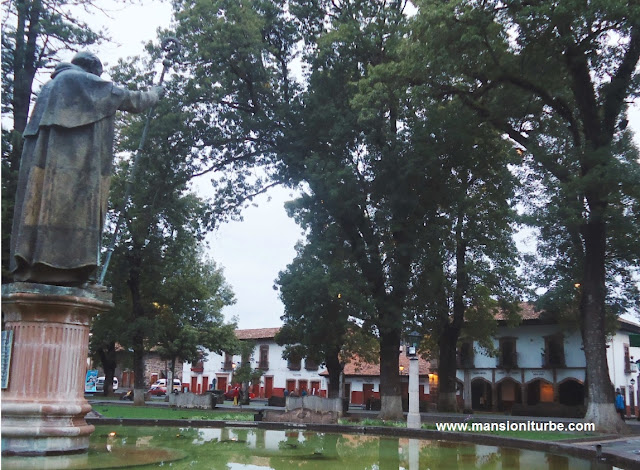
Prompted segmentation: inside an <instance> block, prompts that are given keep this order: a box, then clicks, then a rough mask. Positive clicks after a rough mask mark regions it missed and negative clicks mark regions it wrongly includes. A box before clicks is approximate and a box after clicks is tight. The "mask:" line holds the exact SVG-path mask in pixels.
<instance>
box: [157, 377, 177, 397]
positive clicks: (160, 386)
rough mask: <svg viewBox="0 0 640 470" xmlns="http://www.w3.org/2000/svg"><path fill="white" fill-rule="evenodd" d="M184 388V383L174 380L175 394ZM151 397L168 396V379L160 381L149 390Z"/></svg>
mask: <svg viewBox="0 0 640 470" xmlns="http://www.w3.org/2000/svg"><path fill="white" fill-rule="evenodd" d="M180 388H182V382H181V381H180V379H173V392H174V393H177V392H179V391H180ZM149 393H150V394H151V395H166V394H167V379H158V380H157V381H156V383H154V384H153V385H152V386H151V388H150V389H149Z"/></svg>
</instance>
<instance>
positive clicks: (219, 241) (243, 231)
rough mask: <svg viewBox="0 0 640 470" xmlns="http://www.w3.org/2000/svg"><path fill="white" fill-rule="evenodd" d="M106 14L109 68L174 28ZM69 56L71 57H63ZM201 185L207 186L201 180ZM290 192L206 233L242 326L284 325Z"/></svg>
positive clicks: (278, 192)
mask: <svg viewBox="0 0 640 470" xmlns="http://www.w3.org/2000/svg"><path fill="white" fill-rule="evenodd" d="M98 3H99V4H100V5H103V6H104V8H105V10H106V11H107V15H108V16H106V15H102V14H96V13H95V12H94V14H92V15H91V16H88V17H87V18H89V20H88V21H89V22H90V23H91V24H92V25H94V26H95V25H100V27H101V26H103V27H106V28H107V29H108V31H109V32H110V34H111V36H112V37H113V38H114V42H113V43H110V44H105V45H102V46H99V47H95V48H91V50H92V51H93V52H96V53H98V55H99V56H100V58H101V59H102V61H103V63H104V64H105V68H107V67H108V66H112V65H114V64H115V63H116V62H117V60H118V58H124V57H128V56H134V55H140V54H142V53H143V52H144V48H143V45H144V44H145V43H146V42H148V41H150V40H155V39H156V29H157V28H158V27H163V28H166V27H169V25H170V23H171V17H172V11H171V6H170V4H169V3H168V2H166V1H163V2H159V1H158V0H154V1H149V0H144V1H142V2H140V4H135V5H129V6H126V7H123V6H115V5H114V3H113V1H111V0H99V2H98ZM64 58H65V59H67V60H68V59H69V58H70V57H64ZM630 121H631V126H632V127H633V128H634V129H638V128H639V126H638V123H639V122H640V113H639V112H638V111H637V109H636V110H634V111H633V112H632V113H630ZM199 187H201V188H202V187H206V185H202V184H200V185H199ZM290 199H292V195H291V192H290V191H289V190H287V189H284V188H275V189H273V190H271V191H270V192H269V193H268V194H267V195H262V196H260V197H258V198H257V199H256V200H255V201H254V202H256V203H257V205H258V207H250V208H249V209H247V210H245V211H244V213H243V218H244V220H243V221H242V222H229V223H226V224H223V225H221V226H220V227H219V228H218V229H217V230H216V231H215V232H213V233H211V234H210V235H209V236H208V237H207V241H208V244H209V247H210V249H209V253H210V255H211V257H212V258H213V259H214V260H215V261H216V262H217V263H218V264H219V265H221V266H223V267H224V273H225V277H226V279H227V281H228V282H229V284H230V285H231V286H232V288H233V290H234V292H235V294H236V299H237V303H236V304H235V305H234V306H232V307H228V308H226V309H225V311H224V313H225V315H226V316H227V318H231V317H236V318H237V320H238V327H239V328H269V327H277V326H280V325H281V323H282V322H281V320H280V316H281V315H282V314H283V305H282V303H281V302H280V300H279V298H278V293H277V291H275V290H274V289H273V284H274V280H275V278H276V277H277V275H278V272H279V271H281V270H283V269H285V268H286V265H287V264H288V263H290V262H291V261H292V260H293V258H294V256H295V250H294V246H295V244H296V242H297V241H298V240H299V239H301V238H302V236H301V229H300V227H298V226H297V225H296V224H295V223H294V222H293V220H292V219H290V218H288V217H287V215H286V213H285V211H284V207H283V205H284V203H285V202H286V201H287V200H290Z"/></svg>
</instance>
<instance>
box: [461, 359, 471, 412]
mask: <svg viewBox="0 0 640 470" xmlns="http://www.w3.org/2000/svg"><path fill="white" fill-rule="evenodd" d="M462 391H463V393H464V397H463V398H464V410H463V412H464V413H473V402H472V399H471V371H470V370H469V369H465V370H464V388H463V389H462Z"/></svg>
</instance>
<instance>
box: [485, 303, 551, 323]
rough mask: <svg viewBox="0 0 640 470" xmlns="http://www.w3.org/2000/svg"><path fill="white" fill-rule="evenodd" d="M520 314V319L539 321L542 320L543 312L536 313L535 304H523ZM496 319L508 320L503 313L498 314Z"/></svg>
mask: <svg viewBox="0 0 640 470" xmlns="http://www.w3.org/2000/svg"><path fill="white" fill-rule="evenodd" d="M520 309H521V310H520V312H518V313H519V314H520V318H522V319H523V320H537V319H539V318H540V315H541V314H542V312H541V311H536V310H535V309H534V306H533V304H530V303H525V302H523V303H521V304H520ZM495 319H496V320H506V319H507V316H506V315H505V314H504V313H503V312H498V313H496V315H495Z"/></svg>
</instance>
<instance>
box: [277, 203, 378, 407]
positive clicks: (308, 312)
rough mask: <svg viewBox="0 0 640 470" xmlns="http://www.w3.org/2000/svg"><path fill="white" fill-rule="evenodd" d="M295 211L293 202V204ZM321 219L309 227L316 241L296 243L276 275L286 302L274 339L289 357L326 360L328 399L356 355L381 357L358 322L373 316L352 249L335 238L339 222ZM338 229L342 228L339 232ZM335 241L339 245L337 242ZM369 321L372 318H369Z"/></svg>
mask: <svg viewBox="0 0 640 470" xmlns="http://www.w3.org/2000/svg"><path fill="white" fill-rule="evenodd" d="M290 210H291V211H294V210H295V202H294V203H292V204H291V205H290ZM321 225H322V224H321V223H318V221H317V220H314V221H313V226H311V227H307V228H308V229H309V230H310V231H311V233H310V235H309V237H311V238H312V240H313V241H310V242H308V243H307V244H305V245H299V246H298V247H297V252H298V254H297V256H296V258H295V259H294V260H293V262H292V263H291V264H289V265H288V266H287V269H286V270H285V271H281V272H280V274H279V275H278V279H277V280H276V285H277V286H278V287H279V289H280V299H281V300H282V303H283V304H284V307H285V313H284V315H283V316H282V317H281V319H282V320H283V322H284V324H283V326H282V328H281V329H280V331H279V332H278V334H277V335H276V337H275V340H276V342H277V343H278V344H280V345H285V350H284V353H283V357H285V358H286V359H293V358H303V357H304V358H306V359H307V360H311V361H313V362H314V363H316V364H320V363H324V364H326V367H327V373H328V375H329V377H328V378H329V387H328V396H329V398H338V397H340V396H342V391H341V390H340V382H341V380H340V378H341V374H342V372H343V370H344V366H345V365H346V363H347V362H349V361H351V360H355V359H356V357H357V358H358V359H360V360H365V361H367V362H372V363H375V362H378V359H379V352H378V341H377V338H375V337H373V336H372V335H371V332H367V331H366V328H364V327H362V326H361V325H359V324H358V322H357V321H356V319H357V318H363V317H366V316H369V315H366V314H364V315H363V311H365V310H367V309H370V308H371V306H370V305H369V304H368V299H367V298H366V297H365V296H364V295H363V294H362V293H363V292H365V291H366V287H365V286H364V279H363V277H362V274H361V273H360V271H359V270H358V268H357V265H356V264H355V263H354V261H353V260H352V259H351V258H350V255H349V248H348V247H347V246H345V244H344V243H343V242H342V240H340V239H339V238H338V239H335V238H334V235H335V232H336V227H335V226H334V227H331V226H329V225H325V226H324V227H323V230H322V232H321V233H320V234H318V233H315V230H314V227H315V228H316V229H317V228H319V226H321ZM338 232H339V231H338ZM334 242H335V244H334ZM369 325H370V323H369Z"/></svg>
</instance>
